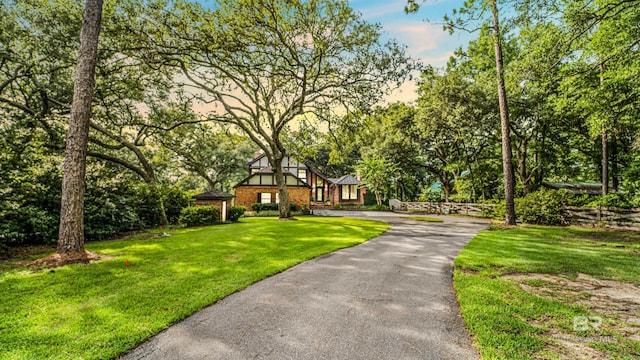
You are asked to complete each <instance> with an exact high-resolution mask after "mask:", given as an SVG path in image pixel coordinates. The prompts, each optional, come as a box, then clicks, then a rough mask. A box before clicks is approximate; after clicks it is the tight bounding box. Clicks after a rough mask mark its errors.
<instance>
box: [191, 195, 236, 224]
mask: <svg viewBox="0 0 640 360" xmlns="http://www.w3.org/2000/svg"><path fill="white" fill-rule="evenodd" d="M234 197H235V195H232V194H229V193H227V192H224V191H218V190H211V191H207V192H205V193H202V194H198V195H194V196H192V197H191V199H193V200H194V201H195V203H196V205H213V206H215V207H217V208H218V210H220V221H227V218H228V217H229V208H230V207H231V206H232V204H231V200H232V199H233V198H234Z"/></svg>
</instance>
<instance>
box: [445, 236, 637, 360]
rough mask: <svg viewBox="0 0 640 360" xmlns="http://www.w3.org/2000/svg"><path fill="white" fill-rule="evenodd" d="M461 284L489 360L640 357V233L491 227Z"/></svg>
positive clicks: (461, 297) (459, 263) (474, 244)
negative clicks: (638, 295) (639, 286)
mask: <svg viewBox="0 0 640 360" xmlns="http://www.w3.org/2000/svg"><path fill="white" fill-rule="evenodd" d="M454 282H455V289H456V292H457V296H458V301H459V303H460V307H461V311H462V315H463V317H464V320H465V323H466V325H467V327H468V328H469V330H470V332H471V334H472V336H473V338H474V342H475V343H476V345H477V346H478V349H479V351H480V353H481V355H482V358H483V359H561V358H562V359H581V358H585V359H586V358H589V359H638V358H640V336H639V335H640V323H639V322H638V321H639V320H640V297H637V295H634V294H639V292H638V291H640V288H638V285H640V235H638V234H630V233H615V232H607V231H601V230H590V229H580V228H566V227H544V226H519V227H517V228H500V227H496V226H494V227H493V228H492V229H490V230H486V231H483V232H481V233H480V234H478V235H477V236H476V237H475V238H474V239H473V240H472V241H471V242H470V243H469V244H468V245H467V247H465V249H464V250H463V251H462V252H461V253H460V255H459V256H458V258H457V259H456V260H455V271H454ZM576 317H577V318H576ZM600 320H602V324H599V321H600ZM574 322H576V323H575V324H574ZM576 325H577V327H576Z"/></svg>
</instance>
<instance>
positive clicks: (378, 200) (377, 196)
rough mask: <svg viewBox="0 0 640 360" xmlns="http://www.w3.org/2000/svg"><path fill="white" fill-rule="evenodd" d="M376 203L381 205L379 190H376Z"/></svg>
mask: <svg viewBox="0 0 640 360" xmlns="http://www.w3.org/2000/svg"><path fill="white" fill-rule="evenodd" d="M375 194H376V204H377V205H378V206H380V205H382V195H381V194H380V191H376V192H375Z"/></svg>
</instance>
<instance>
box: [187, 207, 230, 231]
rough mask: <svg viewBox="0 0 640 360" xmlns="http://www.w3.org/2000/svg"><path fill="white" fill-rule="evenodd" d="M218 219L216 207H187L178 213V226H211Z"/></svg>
mask: <svg viewBox="0 0 640 360" xmlns="http://www.w3.org/2000/svg"><path fill="white" fill-rule="evenodd" d="M219 219H220V210H219V209H218V208H217V207H216V206H189V207H186V208H184V209H182V211H181V212H180V224H184V225H186V226H188V227H190V226H204V225H213V224H215V223H216V222H218V220H219Z"/></svg>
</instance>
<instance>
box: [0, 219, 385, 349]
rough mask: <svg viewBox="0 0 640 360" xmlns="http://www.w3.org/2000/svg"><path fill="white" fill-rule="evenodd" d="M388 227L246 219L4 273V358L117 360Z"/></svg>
mask: <svg viewBox="0 0 640 360" xmlns="http://www.w3.org/2000/svg"><path fill="white" fill-rule="evenodd" d="M388 228H389V226H388V225H387V224H385V223H382V222H377V221H370V220H362V219H352V218H339V217H311V216H307V217H301V218H300V219H299V221H286V222H282V221H273V219H257V218H256V219H245V220H244V221H243V222H241V223H234V224H229V225H225V226H210V227H203V228H194V229H181V230H175V231H171V234H172V236H170V237H163V238H155V237H152V236H151V235H153V234H149V233H147V234H144V235H143V236H141V237H134V238H132V239H127V240H116V241H105V242H94V243H90V244H87V249H88V250H89V251H92V252H97V253H101V254H105V255H109V256H111V257H112V258H110V259H107V260H104V261H100V262H97V263H94V264H91V265H90V266H83V265H73V266H66V267H63V268H60V269H56V270H55V272H54V271H51V272H49V271H38V272H32V271H29V270H27V269H25V268H20V269H14V270H7V271H4V269H3V271H0V294H2V301H0V313H1V314H2V317H1V318H0V323H1V324H2V326H0V339H2V355H0V357H2V358H3V359H5V358H6V359H116V358H118V357H120V355H122V354H123V353H125V352H127V351H129V350H131V349H132V348H133V347H135V346H136V345H138V344H140V343H141V342H143V341H144V340H145V339H147V338H149V337H151V336H153V335H155V334H157V333H159V332H161V331H162V330H164V329H166V328H167V327H168V326H170V325H172V324H175V323H178V322H179V321H181V320H183V319H185V318H186V317H188V316H189V315H191V314H192V313H194V312H196V311H198V310H201V309H202V308H204V307H206V306H208V305H210V304H213V303H215V302H216V301H218V300H220V299H222V298H224V297H225V296H228V295H229V294H232V293H234V292H237V291H240V290H242V289H243V288H245V287H247V286H249V285H250V284H252V283H254V282H256V281H259V280H261V279H263V278H265V277H268V276H271V275H273V274H277V273H279V272H281V271H283V270H285V269H287V268H289V267H291V266H294V265H296V264H298V263H301V262H303V261H306V260H309V259H312V258H314V257H317V256H320V255H323V254H326V253H330V252H332V251H335V250H338V249H340V248H344V247H349V246H354V245H357V244H360V243H362V242H363V241H366V240H367V239H370V238H372V237H374V236H377V235H379V234H380V233H382V232H383V231H385V230H386V229H388ZM154 234H157V232H154ZM126 260H129V264H130V265H129V266H125V262H126ZM88 289H90V290H88ZM34 309H46V311H33V310H34ZM45 324H48V325H45ZM53 324H55V326H49V325H53ZM34 329H38V331H34Z"/></svg>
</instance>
